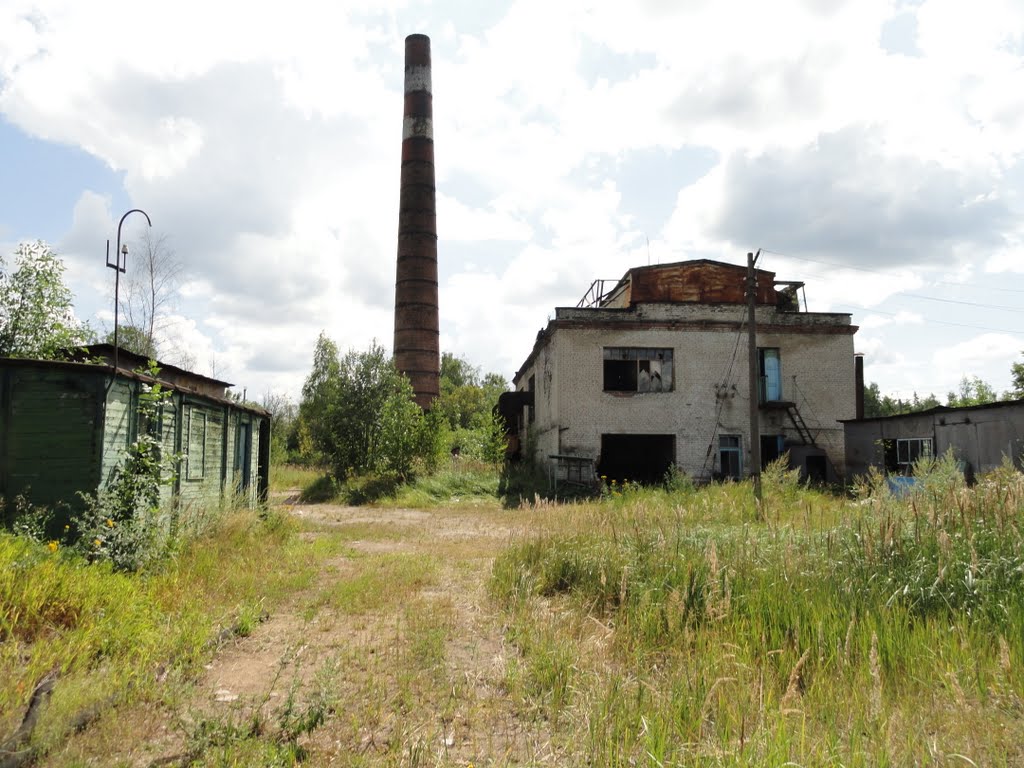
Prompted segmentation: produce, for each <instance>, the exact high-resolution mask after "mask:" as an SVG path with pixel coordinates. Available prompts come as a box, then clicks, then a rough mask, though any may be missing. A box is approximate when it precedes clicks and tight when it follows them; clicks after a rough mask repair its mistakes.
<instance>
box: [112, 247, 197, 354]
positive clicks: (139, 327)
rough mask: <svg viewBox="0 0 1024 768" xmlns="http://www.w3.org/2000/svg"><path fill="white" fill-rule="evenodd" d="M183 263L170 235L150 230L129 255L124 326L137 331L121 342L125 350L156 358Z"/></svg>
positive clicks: (122, 300) (122, 308) (123, 297)
mask: <svg viewBox="0 0 1024 768" xmlns="http://www.w3.org/2000/svg"><path fill="white" fill-rule="evenodd" d="M183 269H184V268H183V266H182V264H181V262H180V261H178V259H177V258H176V257H175V254H174V250H173V249H172V248H171V247H170V242H169V239H168V237H167V235H163V234H153V233H152V231H151V230H149V229H146V230H145V231H144V233H143V236H142V242H141V247H140V248H139V249H138V253H135V252H132V253H131V254H130V256H129V258H128V264H127V270H128V271H127V273H126V275H125V281H124V283H123V284H122V286H121V296H120V313H121V316H122V317H123V318H124V327H130V328H132V329H134V330H135V331H137V333H136V334H128V335H124V334H123V332H122V331H120V330H119V336H120V338H119V339H118V341H119V342H120V344H121V346H122V347H124V348H125V349H127V350H129V351H131V352H135V353H136V354H139V355H146V356H147V357H156V353H157V352H158V351H159V349H160V341H159V336H160V331H161V329H162V327H163V324H164V322H165V321H166V319H167V315H168V314H169V313H170V312H171V311H173V310H174V307H175V304H176V302H177V298H178V288H179V287H180V284H181V275H182V271H183Z"/></svg>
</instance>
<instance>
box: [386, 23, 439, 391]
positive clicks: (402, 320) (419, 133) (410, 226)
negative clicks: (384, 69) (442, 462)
mask: <svg viewBox="0 0 1024 768" xmlns="http://www.w3.org/2000/svg"><path fill="white" fill-rule="evenodd" d="M435 197H436V195H435V187H434V127H433V95H432V93H431V85H430V38H429V37H427V36H426V35H409V36H408V37H407V38H405V112H404V119H403V121H402V179H401V188H400V192H399V207H398V268H397V270H396V278H395V345H394V353H395V366H396V367H397V368H398V370H399V371H401V372H402V373H404V374H405V375H406V376H408V377H409V380H410V381H411V382H412V388H413V390H415V392H416V402H417V404H418V405H419V406H420V407H421V408H423V409H424V410H427V409H429V408H430V404H431V402H432V401H433V400H434V398H435V397H437V395H438V392H439V389H440V371H441V354H440V344H439V335H440V325H439V314H438V297H437V209H436V202H435Z"/></svg>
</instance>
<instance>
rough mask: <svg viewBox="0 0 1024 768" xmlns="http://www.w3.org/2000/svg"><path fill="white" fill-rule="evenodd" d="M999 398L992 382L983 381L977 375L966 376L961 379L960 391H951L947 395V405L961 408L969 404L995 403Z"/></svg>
mask: <svg viewBox="0 0 1024 768" xmlns="http://www.w3.org/2000/svg"><path fill="white" fill-rule="evenodd" d="M998 399H999V396H998V395H997V394H996V391H995V390H994V389H993V388H992V386H991V385H990V384H988V383H987V382H984V381H982V380H981V379H980V378H978V377H977V376H971V377H967V376H964V377H963V378H962V379H960V389H959V391H958V392H950V393H949V394H948V395H946V405H949V406H950V407H953V408H961V407H963V406H967V405H982V404H984V403H994V402H995V401H996V400H998Z"/></svg>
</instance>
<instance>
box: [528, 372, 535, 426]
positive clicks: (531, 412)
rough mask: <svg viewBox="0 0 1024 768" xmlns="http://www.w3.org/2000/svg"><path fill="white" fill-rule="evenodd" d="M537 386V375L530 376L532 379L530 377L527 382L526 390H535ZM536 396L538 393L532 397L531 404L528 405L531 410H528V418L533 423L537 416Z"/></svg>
mask: <svg viewBox="0 0 1024 768" xmlns="http://www.w3.org/2000/svg"><path fill="white" fill-rule="evenodd" d="M536 386H537V377H536V376H530V379H529V381H528V382H527V385H526V391H527V392H533V391H534V388H535V387H536ZM535 398H536V395H534V396H533V398H531V399H530V405H529V406H528V408H529V411H528V413H529V416H528V418H529V420H530V423H531V424H532V423H533V420H534V419H535V418H536V413H535V412H534V407H533V404H534V402H535Z"/></svg>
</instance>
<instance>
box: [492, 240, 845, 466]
mask: <svg viewBox="0 0 1024 768" xmlns="http://www.w3.org/2000/svg"><path fill="white" fill-rule="evenodd" d="M756 277H757V290H756V323H757V350H756V356H757V361H758V366H759V371H758V373H759V379H758V391H757V392H753V393H752V392H751V391H750V386H749V376H748V365H747V361H748V359H749V358H748V341H747V326H746V317H747V314H746V313H747V307H746V305H747V299H746V278H747V269H746V267H743V266H737V265H734V264H726V263H721V262H715V261H708V260H695V261H685V262H678V263H674V264H661V265H654V266H649V267H635V268H633V269H630V270H629V271H627V272H626V274H625V275H623V277H622V278H620V279H618V280H607V281H595V282H594V284H593V285H592V286H591V289H590V291H589V292H588V293H587V295H585V296H584V297H583V299H581V301H580V302H579V304H578V305H577V306H575V307H558V308H556V309H555V315H554V319H553V320H551V321H550V322H549V323H548V325H547V327H546V328H545V329H544V330H542V331H541V332H540V333H539V334H538V335H537V340H536V343H535V344H534V347H533V350H532V351H531V352H530V354H529V356H528V357H527V358H526V360H525V361H524V363H523V364H522V366H521V367H520V369H519V371H517V373H516V375H515V377H514V378H513V383H514V385H515V389H516V390H517V391H518V393H520V394H518V395H517V396H515V397H517V398H520V399H519V400H516V401H513V399H512V398H513V396H511V395H509V396H507V397H505V401H506V404H507V405H508V406H509V410H510V411H512V412H513V413H511V414H506V421H507V423H509V424H510V425H511V426H512V428H513V429H516V428H518V432H519V435H518V437H519V443H518V444H519V445H521V446H522V448H523V453H524V455H526V456H528V457H529V455H530V454H532V458H533V459H535V460H537V461H539V462H540V463H542V464H545V465H547V466H548V467H549V469H550V471H551V472H552V474H553V475H555V476H557V477H563V478H566V479H569V478H570V476H572V475H573V473H576V476H582V475H583V474H585V472H584V470H583V466H582V465H585V464H587V463H589V464H590V466H593V467H596V471H597V472H598V473H600V474H605V475H607V476H608V477H609V478H612V477H616V478H631V479H636V480H642V481H656V480H658V479H660V478H661V477H662V476H663V475H664V473H665V471H666V469H668V467H670V466H672V465H675V466H676V467H678V468H679V469H681V470H682V471H684V472H685V473H686V474H688V475H689V476H690V477H693V478H694V479H696V480H699V481H703V480H709V479H711V478H714V477H732V478H740V477H742V476H744V475H745V474H747V473H748V472H749V467H748V456H749V455H750V446H751V440H756V441H758V442H759V448H760V451H761V456H762V460H763V461H765V462H766V461H770V460H772V459H774V458H776V457H778V456H780V455H782V454H783V453H788V454H789V457H790V461H791V463H792V465H793V466H796V467H799V468H800V469H801V470H802V471H803V473H804V474H805V475H806V476H810V477H812V478H815V479H830V480H831V479H835V478H836V477H837V476H841V475H843V474H844V472H845V468H844V458H843V427H842V424H840V420H842V419H852V418H853V417H854V416H855V415H856V410H855V391H856V388H855V367H854V350H853V335H854V333H855V332H856V330H857V327H856V326H854V325H852V324H851V323H850V315H849V314H844V313H831V312H830V313H822V312H807V311H806V308H805V307H802V306H801V302H800V300H799V291H800V289H801V288H802V287H803V284H802V283H794V282H787V281H780V280H776V279H775V274H774V273H773V272H768V271H765V270H757V275H756ZM751 397H753V398H756V399H757V402H758V403H759V416H760V430H759V432H760V434H758V435H754V436H752V435H751V434H750V406H749V404H750V399H751ZM522 398H525V402H526V405H525V407H523V402H524V401H523V400H522ZM516 411H518V412H516ZM510 415H511V418H510Z"/></svg>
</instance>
